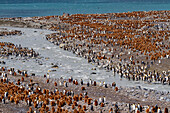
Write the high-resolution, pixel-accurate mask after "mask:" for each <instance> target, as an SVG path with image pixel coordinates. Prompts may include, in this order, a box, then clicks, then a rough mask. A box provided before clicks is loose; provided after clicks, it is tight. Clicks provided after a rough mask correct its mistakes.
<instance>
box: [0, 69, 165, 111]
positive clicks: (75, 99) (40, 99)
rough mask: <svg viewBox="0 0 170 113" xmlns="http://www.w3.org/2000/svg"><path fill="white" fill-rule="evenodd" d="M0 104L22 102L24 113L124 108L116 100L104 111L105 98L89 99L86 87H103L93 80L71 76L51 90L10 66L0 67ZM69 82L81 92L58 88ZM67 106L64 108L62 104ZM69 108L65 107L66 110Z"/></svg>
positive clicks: (134, 108)
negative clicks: (25, 108)
mask: <svg viewBox="0 0 170 113" xmlns="http://www.w3.org/2000/svg"><path fill="white" fill-rule="evenodd" d="M0 77H2V78H1V81H0V87H1V88H0V103H2V104H10V103H14V104H16V105H18V104H24V105H26V106H28V107H29V110H28V112H27V113H72V112H73V113H85V112H94V113H96V112H98V113H102V112H103V113H121V112H124V111H121V110H120V106H119V105H118V103H117V102H116V103H114V104H113V105H112V106H110V107H108V110H104V111H103V108H104V107H107V104H108V102H109V101H108V100H107V99H106V98H107V97H105V96H103V97H99V98H98V99H93V98H91V97H89V96H88V92H87V91H88V90H86V88H87V87H90V86H94V87H101V88H102V87H103V88H107V87H106V84H103V85H101V84H100V83H97V84H95V83H96V82H95V81H92V80H89V83H90V82H91V83H90V84H85V83H83V80H81V81H80V82H79V81H78V80H76V79H73V78H72V77H70V78H68V79H67V80H61V81H58V82H56V81H55V82H54V83H53V86H54V88H53V90H50V89H46V88H42V87H41V86H40V84H38V83H36V82H34V80H33V79H32V78H31V76H30V75H28V72H27V71H25V70H15V69H14V68H10V69H8V68H6V67H0ZM12 77H17V78H18V79H17V80H16V81H15V82H13V81H10V79H11V80H12ZM44 78H45V79H46V82H45V83H44V84H47V85H48V84H49V82H52V81H51V80H50V78H47V76H46V75H44ZM71 84H73V85H74V87H77V86H81V90H82V93H79V94H76V93H74V91H72V90H66V89H64V90H60V86H63V87H65V88H66V87H69V85H71ZM108 87H113V88H114V91H115V92H118V90H119V89H118V87H116V83H113V84H112V85H111V86H109V85H108ZM66 106H67V107H66ZM127 106H128V110H127V111H126V112H135V113H140V112H141V113H142V112H143V113H150V112H152V113H162V112H163V113H168V108H164V109H161V108H160V107H159V106H158V105H155V106H149V105H145V106H142V105H140V103H138V104H137V103H134V104H130V103H129V104H127ZM68 108H69V109H68Z"/></svg>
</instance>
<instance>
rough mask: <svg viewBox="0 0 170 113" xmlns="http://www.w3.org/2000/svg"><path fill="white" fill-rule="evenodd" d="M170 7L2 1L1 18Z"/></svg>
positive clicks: (150, 0) (137, 0) (165, 3)
mask: <svg viewBox="0 0 170 113" xmlns="http://www.w3.org/2000/svg"><path fill="white" fill-rule="evenodd" d="M45 1H46V2H45ZM169 6H170V1H169V0H90V1H89V0H43V1H41V0H40V1H37V0H29V1H28V0H1V1H0V17H30V16H31V17H32V16H48V15H62V14H63V13H69V14H77V13H83V14H89V13H93V14H94V13H117V12H128V11H150V10H170V7H169Z"/></svg>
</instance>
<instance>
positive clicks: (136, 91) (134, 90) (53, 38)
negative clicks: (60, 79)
mask: <svg viewBox="0 0 170 113" xmlns="http://www.w3.org/2000/svg"><path fill="white" fill-rule="evenodd" d="M158 12H159V11H158ZM160 12H161V11H160ZM167 12H168V11H167ZM71 16H72V15H71ZM79 16H80V17H81V15H79ZM68 17H69V15H63V16H61V17H58V16H57V17H56V18H55V19H54V20H53V19H52V20H53V22H51V20H50V18H54V17H53V16H47V17H44V18H45V19H46V20H50V22H51V23H50V22H49V23H48V21H47V23H46V25H45V23H43V19H44V18H41V17H33V18H36V19H35V20H34V22H35V21H37V18H40V19H42V21H40V22H41V23H43V24H42V25H41V24H32V25H27V24H25V25H24V24H23V23H22V24H21V26H22V27H33V28H34V27H35V28H42V29H44V28H45V29H52V30H54V31H55V29H60V30H58V33H53V34H51V35H47V37H46V39H47V40H48V41H49V42H52V43H54V44H55V45H58V46H60V48H63V49H64V50H67V51H73V53H76V54H77V56H80V57H85V54H84V53H82V51H83V50H84V49H89V48H92V51H89V53H88V52H85V53H88V54H89V55H87V58H88V62H93V60H94V62H93V63H92V64H94V65H96V61H95V60H96V59H93V57H94V55H95V54H94V53H97V54H98V50H97V51H95V49H97V48H96V47H93V45H91V42H90V44H89V42H88V41H87V40H86V39H79V38H77V37H75V39H74V40H75V41H76V44H77V45H78V44H79V46H75V45H74V43H72V42H71V41H73V40H72V38H71V40H70V39H69V38H65V37H66V36H68V33H69V32H68V31H69V30H70V31H71V30H72V26H71V25H70V23H69V21H68V22H63V21H65V20H64V19H68ZM101 17H103V16H101ZM33 18H32V19H30V18H29V19H30V20H31V21H32V20H33ZM59 18H60V20H58V19H59ZM73 18H74V15H73ZM27 19H28V18H27ZM61 20H62V22H63V23H60V22H61ZM68 20H69V19H68ZM55 21H57V23H56V24H55V25H56V27H51V25H52V23H54V22H55ZM16 22H17V21H16ZM34 22H33V23H34ZM37 22H38V21H37ZM0 23H1V22H0ZM7 23H10V22H7ZM35 23H36V22H35ZM167 23H168V22H167ZM1 24H2V23H1ZM14 24H16V23H15V22H14ZM57 24H58V25H57ZM78 24H79V23H78ZM5 25H6V24H5ZM10 25H11V23H10ZM12 26H13V25H12ZM21 26H20V27H21ZM57 26H58V27H61V28H57ZM74 27H76V26H74ZM84 29H85V28H84ZM63 30H66V32H65V31H63ZM67 30H68V31H67ZM74 32H75V31H74ZM74 32H72V33H71V34H72V35H73V34H74ZM59 34H60V35H59ZM80 36H81V35H80ZM58 37H59V38H58ZM57 38H58V39H57ZM92 39H94V38H93V37H92ZM84 40H86V41H87V43H85V44H88V46H87V47H85V46H83V47H84V48H82V45H83V43H81V41H84ZM88 40H89V39H88ZM102 40H103V41H104V42H102V43H101V44H102V45H104V46H103V48H104V49H101V50H102V52H103V53H100V52H99V53H100V54H104V56H102V55H101V56H98V57H104V58H103V59H104V60H102V59H100V60H101V61H104V63H103V64H104V65H105V63H106V62H107V60H108V57H110V55H109V54H108V52H109V51H108V47H110V46H107V45H105V41H106V40H107V39H105V38H104V39H102ZM92 43H94V41H92ZM103 43H104V44H103ZM117 43H118V42H117ZM167 43H168V42H165V44H167ZM62 44H63V45H62ZM165 46H166V45H165ZM70 48H74V49H70ZM125 48H126V47H125ZM116 49H118V50H117V51H118V52H121V51H122V48H119V46H116ZM131 50H132V49H131ZM167 50H169V49H167ZM113 51H114V50H113ZM123 51H124V52H125V55H120V54H117V53H118V52H116V51H115V54H117V55H118V56H117V55H115V56H114V58H113V59H112V60H113V61H115V60H117V62H119V63H118V65H116V66H114V67H109V64H108V66H106V68H108V69H107V70H109V71H114V70H115V71H116V72H118V73H119V74H120V75H116V76H122V74H124V73H122V72H121V71H122V70H124V69H126V68H124V65H127V63H128V64H130V67H131V69H133V66H134V67H135V66H136V65H135V64H138V65H137V66H141V65H143V64H140V63H136V62H135V64H133V63H134V62H132V61H134V59H132V60H131V59H130V60H131V62H130V61H127V62H126V63H124V64H123V62H124V61H123V60H124V59H126V57H131V56H133V57H134V56H135V54H136V53H135V52H136V51H134V52H133V50H132V51H130V55H128V53H129V50H128V51H127V50H126V49H125V50H124V49H123ZM81 54H84V55H81ZM126 54H127V55H126ZM145 54H146V53H145ZM147 54H148V53H147ZM167 54H168V53H167ZM137 56H138V55H137ZM137 56H135V60H138V59H139V58H142V60H143V61H144V63H146V62H147V61H148V59H144V58H146V55H143V54H140V55H139V56H140V57H137ZM89 57H90V58H89ZM105 57H106V58H105ZM120 57H121V58H120ZM143 57H144V58H143ZM165 57H166V55H165ZM149 58H150V56H149ZM158 59H159V57H158ZM100 60H99V62H98V63H99V64H100V63H102V62H100ZM126 60H128V59H126ZM142 60H141V61H142ZM159 60H161V63H158V62H160V61H158V60H155V61H154V65H153V66H152V65H150V66H152V67H150V68H149V69H151V71H153V70H154V68H155V67H156V68H155V69H157V68H160V67H159V66H158V65H160V66H162V69H161V68H160V70H158V71H159V73H160V74H161V72H162V71H163V70H166V71H165V72H166V73H167V74H168V73H169V69H168V67H166V66H164V65H167V66H169V64H168V60H167V59H166V58H163V59H162V57H161V59H159ZM105 61H106V62H105ZM109 61H110V60H109ZM149 62H152V60H149ZM120 63H121V65H120ZM106 64H107V63H106ZM116 64H117V63H116ZM157 64H158V65H157ZM104 65H102V67H101V68H102V69H104V67H105V66H104ZM114 65H115V64H114ZM144 66H145V65H144ZM59 68H60V67H59ZM96 68H98V67H96ZM152 68H153V69H152ZM134 69H135V68H134ZM107 70H105V71H107ZM143 71H145V70H143ZM146 71H148V69H147V67H146ZM158 71H157V72H158ZM144 73H145V72H144ZM149 74H150V73H149ZM151 74H152V73H151ZM123 76H126V74H125V75H123ZM166 76H169V75H166ZM35 78H36V77H35ZM122 78H124V77H122ZM125 78H126V77H125ZM13 79H15V78H13ZM40 79H44V78H40ZM130 79H131V80H132V79H133V77H132V78H130ZM134 79H135V80H134V81H139V80H140V79H139V78H138V76H135V77H134ZM136 79H138V80H136ZM45 80H47V79H45ZM45 80H44V81H45ZM50 80H51V78H50ZM67 80H68V79H67ZM35 81H36V80H35ZM122 81H124V79H122ZM151 81H152V80H151ZM37 82H38V81H37ZM78 82H80V81H79V80H78ZM161 82H162V81H161ZM44 84H45V82H44ZM53 84H54V83H53ZM165 84H166V82H165ZM69 85H71V87H70V88H73V90H74V91H75V92H76V91H77V90H78V89H77V88H74V85H72V84H69ZM110 85H111V84H110ZM110 85H109V86H110ZM166 85H168V81H167V84H166ZM139 86H140V84H139ZM43 87H45V86H43ZM78 87H79V90H81V89H80V88H81V86H78ZM85 88H87V91H90V92H91V91H92V92H93V88H94V87H85ZM61 89H62V88H61ZM118 89H119V90H118V91H117V92H114V89H113V87H111V88H110V87H109V88H106V89H105V88H104V89H103V88H100V87H97V89H94V90H96V91H95V92H94V94H93V93H90V94H89V96H90V97H93V98H95V99H97V100H98V99H99V97H100V96H101V95H102V96H106V97H108V98H109V99H106V100H111V101H114V102H120V103H118V104H120V105H119V107H120V109H122V112H123V111H128V106H127V104H129V103H130V104H133V102H136V104H137V103H141V105H142V106H145V107H146V109H147V105H148V104H149V105H151V106H154V105H155V103H156V104H158V106H161V108H162V107H163V108H165V107H167V108H170V106H169V105H170V104H169V101H167V102H166V101H165V100H168V98H169V92H168V91H166V92H161V91H156V90H151V89H150V90H148V89H147V88H143V89H141V88H140V87H138V86H136V87H121V86H120V87H118ZM100 90H102V91H101V92H108V94H106V93H101V92H100ZM98 91H99V92H98ZM110 92H112V93H113V94H114V95H115V96H116V97H114V98H116V99H115V100H114V99H112V95H111V94H109V93H110ZM78 93H81V92H78ZM100 93H101V94H100ZM98 94H99V95H98ZM97 95H98V96H97ZM122 95H123V96H122ZM154 95H155V96H154ZM161 95H164V97H163V96H161ZM124 96H125V97H126V98H123V97H124ZM154 97H155V98H154ZM142 98H143V101H141V100H142ZM145 98H146V99H147V100H146V99H145ZM164 98H166V99H165V100H164ZM126 99H127V100H126ZM169 100H170V99H169ZM111 101H108V102H109V105H108V106H112V103H110V102H111ZM124 102H125V103H124ZM122 103H124V104H122ZM105 104H106V103H105ZM146 104H147V105H146ZM165 104H166V105H165ZM106 105H107V104H106ZM114 105H115V103H114ZM108 106H105V107H104V108H103V110H108ZM112 107H114V106H112ZM89 109H90V108H89ZM150 109H151V108H150ZM98 110H99V109H98ZM103 112H106V111H103Z"/></svg>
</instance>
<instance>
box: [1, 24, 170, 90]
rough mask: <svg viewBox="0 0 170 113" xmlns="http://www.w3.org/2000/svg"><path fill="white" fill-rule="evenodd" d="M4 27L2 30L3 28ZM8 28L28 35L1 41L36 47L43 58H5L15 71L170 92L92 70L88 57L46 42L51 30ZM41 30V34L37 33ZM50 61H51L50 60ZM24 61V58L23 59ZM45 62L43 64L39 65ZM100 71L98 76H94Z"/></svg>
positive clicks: (141, 82) (163, 86)
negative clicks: (85, 57)
mask: <svg viewBox="0 0 170 113" xmlns="http://www.w3.org/2000/svg"><path fill="white" fill-rule="evenodd" d="M0 28H1V27H0ZM6 28H8V29H15V30H21V31H22V32H24V34H23V35H21V36H7V37H4V36H3V37H0V41H1V42H11V43H14V44H21V46H22V47H29V48H33V49H34V50H35V51H36V52H39V53H40V56H41V57H42V58H41V59H37V60H36V59H28V60H16V59H21V58H20V57H17V58H15V57H12V58H13V59H3V60H4V61H6V65H7V66H9V67H15V69H23V70H28V72H29V73H35V74H36V75H37V76H43V75H44V74H47V73H48V70H56V71H53V72H49V74H50V76H51V77H54V78H60V77H63V78H68V77H70V76H72V77H73V78H77V79H78V80H80V79H83V80H85V81H87V80H89V79H92V80H96V81H105V82H106V83H109V84H111V83H112V82H116V83H117V85H118V86H139V85H141V87H143V88H150V89H155V90H159V91H170V86H168V85H161V84H156V85H155V84H145V83H144V82H143V81H140V82H139V81H137V82H134V81H128V80H126V79H122V80H121V79H120V78H119V76H118V75H116V76H113V73H112V72H111V71H110V72H106V70H100V69H98V68H97V70H91V69H92V68H93V67H95V66H94V65H92V64H90V63H88V62H87V60H85V59H84V58H80V57H76V55H74V54H73V53H72V52H68V51H64V50H62V49H60V48H59V47H58V46H56V45H53V44H52V43H50V42H48V41H47V40H46V39H45V35H46V34H49V33H52V31H48V30H40V29H30V28H13V27H6ZM34 31H37V32H34ZM46 58H48V59H46ZM22 59H23V58H22ZM39 63H42V65H39ZM51 63H54V64H57V65H58V66H59V68H57V69H55V68H51V66H52V65H51ZM92 72H96V74H91V73H92Z"/></svg>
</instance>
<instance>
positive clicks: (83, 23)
mask: <svg viewBox="0 0 170 113" xmlns="http://www.w3.org/2000/svg"><path fill="white" fill-rule="evenodd" d="M169 15H170V11H149V12H145V11H142V12H141V11H138V12H127V13H108V14H73V15H66V14H63V15H62V16H46V17H32V20H31V19H29V20H28V21H26V18H25V19H22V18H8V20H15V21H20V22H24V23H29V22H34V23H40V24H41V26H39V28H46V29H49V30H54V31H56V32H57V33H53V34H49V35H47V36H46V39H47V40H48V41H50V42H51V43H54V44H55V45H58V46H60V48H63V49H64V50H67V51H71V52H73V53H74V54H76V55H77V56H79V57H84V58H85V59H87V61H88V62H89V63H92V64H95V65H97V66H98V67H99V68H104V69H106V70H109V71H113V74H114V75H115V73H118V74H119V75H120V77H121V78H123V77H124V78H127V79H128V80H133V81H139V80H143V81H146V82H148V83H162V84H163V85H165V84H166V85H170V70H169V64H166V63H165V62H168V63H170V62H169V61H170V60H169V55H170V45H169V43H170V42H169V41H170V40H169V37H170V34H169V26H168V24H166V23H168V22H169V20H168V19H169ZM42 20H45V21H46V22H41V21H42ZM51 20H54V21H56V22H57V24H56V23H54V22H51ZM44 26H45V27H44ZM36 27H38V26H36ZM16 34H21V32H20V31H12V32H6V31H3V32H0V36H7V35H16ZM0 46H1V51H0V52H1V53H0V55H1V56H9V55H16V56H21V57H27V56H28V57H36V56H38V55H39V54H38V53H36V52H35V51H34V50H33V49H31V50H29V49H28V48H22V47H21V45H19V46H18V45H14V44H12V43H9V42H0ZM2 63H3V64H4V62H2ZM157 64H158V66H162V67H163V69H165V70H158V68H159V67H158V68H154V69H150V67H154V66H155V67H156V66H157ZM0 76H1V77H2V78H1V82H0V86H1V89H0V102H1V103H2V104H6V102H11V103H15V104H16V105H18V104H19V103H25V104H26V105H27V106H29V110H28V113H33V112H40V113H44V112H50V113H54V112H57V113H68V112H74V113H79V112H80V113H83V112H95V110H96V112H99V113H102V112H109V113H113V112H115V113H117V112H121V111H120V106H119V105H118V104H117V103H115V104H114V105H113V106H112V107H110V108H109V109H108V111H103V110H102V108H103V107H106V105H107V100H106V98H107V97H99V99H93V98H90V97H89V96H88V92H86V89H87V88H88V87H89V86H99V87H103V88H108V87H110V86H109V85H108V84H106V83H105V82H100V83H97V82H96V81H92V80H89V81H88V82H87V84H86V87H84V86H83V85H84V82H83V80H81V81H80V83H79V81H78V80H76V79H73V78H72V77H70V78H69V79H68V80H65V81H59V82H54V84H53V85H54V87H58V86H64V87H68V86H69V84H74V85H75V87H76V86H77V85H82V87H81V90H82V91H83V93H80V94H75V93H74V91H70V90H62V91H60V89H58V88H55V89H54V91H52V90H49V89H44V88H41V86H39V85H37V84H36V83H34V80H33V79H29V83H27V84H23V83H24V82H25V81H27V79H28V78H29V75H28V73H27V71H21V70H15V69H14V68H10V69H7V68H6V67H0ZM9 76H14V77H15V76H21V77H20V78H19V79H18V80H17V81H15V82H11V81H10V78H9ZM44 78H46V83H45V84H49V83H50V77H49V75H44ZM111 87H113V88H114V91H115V92H118V91H119V88H118V87H117V86H116V83H113V84H112V85H111ZM65 106H70V109H66V107H65ZM96 106H97V107H99V108H101V109H96ZM128 108H129V110H128V112H134V113H140V112H146V113H150V112H152V113H162V112H164V113H168V112H169V111H168V108H160V107H159V106H158V105H155V106H149V105H148V106H141V105H140V103H138V104H136V103H134V104H128Z"/></svg>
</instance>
